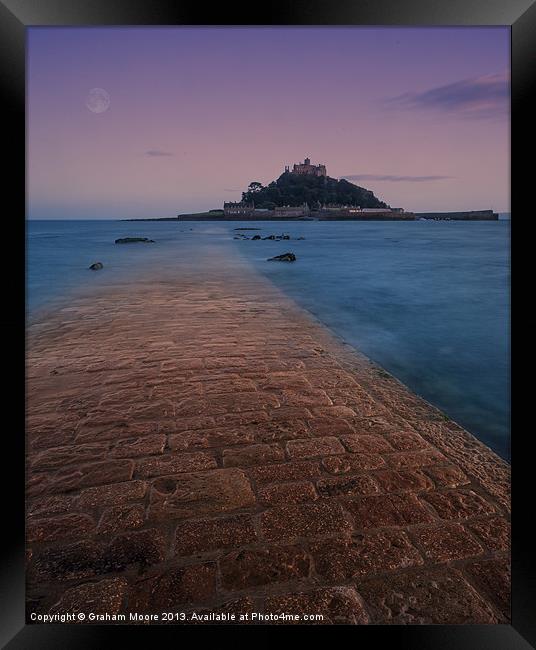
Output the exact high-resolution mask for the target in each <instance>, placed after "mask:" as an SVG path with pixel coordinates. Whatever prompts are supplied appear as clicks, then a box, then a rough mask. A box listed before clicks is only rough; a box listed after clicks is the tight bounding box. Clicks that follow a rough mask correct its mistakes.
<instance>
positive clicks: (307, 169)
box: [285, 158, 328, 176]
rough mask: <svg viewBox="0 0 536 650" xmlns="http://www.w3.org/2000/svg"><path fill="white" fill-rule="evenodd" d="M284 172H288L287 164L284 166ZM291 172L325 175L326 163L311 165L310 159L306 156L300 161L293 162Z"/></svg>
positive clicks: (305, 174) (304, 174) (306, 174)
mask: <svg viewBox="0 0 536 650" xmlns="http://www.w3.org/2000/svg"><path fill="white" fill-rule="evenodd" d="M285 172H289V173H290V168H289V166H288V165H286V166H285ZM292 173H293V174H301V175H303V176H327V175H328V173H327V171H326V165H311V159H310V158H306V159H305V160H304V161H303V162H302V163H298V164H294V167H293V168H292Z"/></svg>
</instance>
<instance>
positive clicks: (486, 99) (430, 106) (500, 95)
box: [386, 74, 510, 118]
mask: <svg viewBox="0 0 536 650" xmlns="http://www.w3.org/2000/svg"><path fill="white" fill-rule="evenodd" d="M509 96H510V90H509V80H508V78H507V76H506V75H502V74H493V75H485V76H483V77H473V78H471V79H462V80H461V81H456V82H454V83H451V84H447V85H445V86H437V87H435V88H430V89H429V90H425V91H423V92H410V93H404V94H402V95H398V96H396V97H391V98H388V99H387V102H386V103H387V106H388V107H391V108H401V109H421V110H436V111H443V112H447V113H455V114H457V115H460V116H462V117H473V118H490V117H498V116H503V115H506V114H507V112H508V105H509Z"/></svg>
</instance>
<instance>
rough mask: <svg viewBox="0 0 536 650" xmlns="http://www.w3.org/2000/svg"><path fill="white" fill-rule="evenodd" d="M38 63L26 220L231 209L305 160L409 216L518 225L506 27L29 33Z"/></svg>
mask: <svg viewBox="0 0 536 650" xmlns="http://www.w3.org/2000/svg"><path fill="white" fill-rule="evenodd" d="M27 56H28V82H27V83H28V86H27V109H28V110H27V115H28V117H27V119H28V130H27V134H28V136H27V149H28V151H27V161H28V163H27V164H28V217H29V218H30V219H106V218H108V219H115V218H136V217H168V216H175V215H176V214H178V213H182V212H196V211H203V210H208V209H216V208H221V207H222V204H223V202H224V201H236V200H240V198H241V192H242V191H244V190H245V189H246V188H247V185H248V184H249V183H250V182H251V181H259V182H261V183H263V184H267V183H269V182H271V181H272V180H275V179H276V178H277V177H278V176H279V175H280V174H281V173H282V172H283V170H284V166H285V165H292V164H293V163H296V162H299V161H302V160H303V159H304V158H305V157H309V158H310V159H311V161H312V162H313V163H314V164H318V163H322V164H325V165H326V166H327V173H328V175H329V176H332V177H334V178H346V179H348V180H350V181H351V182H353V183H355V184H357V185H360V186H362V187H366V188H368V189H370V190H372V191H373V192H374V193H375V194H376V196H378V198H380V199H381V200H383V201H385V202H386V203H388V204H390V205H391V206H393V207H403V208H405V209H406V210H408V211H409V210H412V211H434V210H437V211H449V210H452V211H455V210H479V209H489V208H491V209H493V210H494V211H497V212H506V211H509V209H510V172H509V168H510V136H509V134H510V104H509V101H510V100H509V95H510V88H509V70H510V35H509V29H508V28H507V27H454V28H402V27H391V28H387V27H386V28H368V27H319V28H308V27H301V28H281V27H270V28H249V27H245V28H244V27H219V28H218V27H212V28H199V27H187V28H181V27H164V28H154V27H141V28H102V27H98V28H63V27H53V28H48V27H47V28H45V27H34V28H29V34H28V51H27ZM95 88H97V89H103V90H104V91H105V93H104V97H105V98H107V99H108V100H109V105H108V106H107V103H106V102H104V103H99V102H97V103H96V104H92V103H91V102H90V101H88V97H89V95H90V92H91V91H92V89H95ZM90 107H91V108H90ZM91 109H93V110H91ZM102 109H105V110H102ZM95 110H97V111H99V110H101V112H95Z"/></svg>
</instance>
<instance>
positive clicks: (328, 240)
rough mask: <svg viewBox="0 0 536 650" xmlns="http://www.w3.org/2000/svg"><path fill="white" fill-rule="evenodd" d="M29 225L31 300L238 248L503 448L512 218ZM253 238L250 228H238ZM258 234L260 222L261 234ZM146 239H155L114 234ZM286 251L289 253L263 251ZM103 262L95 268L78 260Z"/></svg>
mask: <svg viewBox="0 0 536 650" xmlns="http://www.w3.org/2000/svg"><path fill="white" fill-rule="evenodd" d="M247 225H248V224H246V223H240V222H229V223H226V224H215V223H211V222H199V223H193V222H183V223H179V222H138V223H132V222H97V221H96V222H88V221H85V222H75V221H71V222H59V221H56V222H50V221H48V222H36V221H34V222H30V223H29V227H28V307H29V312H30V315H32V314H34V313H35V312H36V310H37V309H38V308H39V307H42V306H44V305H47V304H50V301H53V300H54V299H57V298H62V297H63V296H65V295H66V294H67V293H68V292H72V291H78V290H79V289H80V288H81V287H83V288H89V287H98V286H102V285H105V284H107V283H109V282H117V281H125V280H127V281H133V282H135V281H136V279H137V278H139V277H142V276H143V275H144V274H145V275H146V274H148V273H157V274H158V275H159V276H166V277H172V278H177V277H180V276H181V274H185V273H188V272H191V271H192V269H195V268H201V267H202V264H203V262H204V260H209V259H210V260H213V259H214V256H215V255H216V254H217V255H220V256H221V259H222V260H224V261H222V263H225V264H237V265H240V264H241V263H243V262H242V261H241V260H243V259H246V260H248V261H249V262H250V263H251V264H253V265H254V266H255V267H256V268H257V269H258V270H260V271H261V272H262V273H263V274H265V275H267V276H268V277H269V278H270V279H271V280H272V281H273V282H274V283H275V284H276V285H277V286H279V287H280V288H281V289H283V290H284V291H285V292H286V293H287V294H289V295H291V296H292V297H293V298H294V299H295V300H296V301H297V302H298V303H299V304H300V305H302V306H303V307H305V308H306V309H308V310H309V311H310V312H312V313H313V314H315V315H316V316H317V317H318V318H319V320H321V321H322V322H324V323H325V324H327V325H328V326H329V327H330V328H332V329H333V330H334V331H335V332H336V333H337V334H339V335H341V336H342V337H343V338H345V339H346V340H347V341H348V342H349V343H351V344H352V345H354V346H355V347H357V348H358V349H359V350H360V351H362V352H363V353H365V354H366V355H368V356H369V357H370V358H372V359H373V360H374V361H376V362H378V363H379V364H381V365H382V366H383V367H385V368H386V369H387V370H388V371H389V372H391V373H392V374H394V375H395V376H397V377H398V378H399V379H400V380H401V381H403V382H404V383H406V384H407V385H408V386H409V387H410V388H412V389H413V390H414V391H415V392H417V393H419V394H420V395H422V396H423V397H425V398H426V399H428V400H429V401H430V402H432V403H434V404H435V405H437V406H438V407H439V408H441V409H443V410H444V411H445V412H446V413H448V414H449V415H450V416H451V417H452V418H453V419H454V420H456V421H458V422H459V423H460V424H462V425H463V426H465V427H466V428H467V429H469V430H470V431H472V432H473V433H474V434H475V435H477V436H478V437H479V438H480V439H482V440H483V441H484V442H486V444H488V445H490V446H491V447H492V448H494V449H495V450H496V451H497V452H498V453H500V454H501V455H502V456H503V457H505V458H508V457H509V437H508V436H509V394H508V384H509V349H508V309H509V304H508V300H509V293H508V265H509V258H508V251H509V222H507V221H499V222H481V223H479V222H465V223H464V222H459V223H458V222H452V221H450V222H433V221H427V222H424V221H419V222H408V223H394V222H386V223H381V222H373V223H365V222H353V223H344V222H336V223H330V224H329V223H322V222H296V223H289V222H287V223H284V222H283V223H275V222H272V223H270V222H261V223H256V224H255V226H257V227H260V228H262V230H261V231H260V234H261V235H263V236H265V235H267V234H272V233H273V234H280V233H283V232H286V233H288V234H289V235H291V237H293V238H297V237H305V239H304V240H300V241H296V240H291V241H281V242H277V241H240V240H234V239H233V235H234V234H235V233H234V231H233V229H234V228H237V227H240V226H247ZM242 232H244V234H246V235H248V236H252V235H253V234H255V233H253V232H247V231H242ZM257 232H258V231H257ZM124 236H141V237H149V238H152V239H155V240H156V242H157V243H156V244H140V245H132V246H128V245H125V246H120V245H115V244H114V243H113V242H114V240H115V239H116V238H117V237H124ZM287 251H291V252H293V253H295V254H296V256H297V258H298V260H297V262H295V263H292V264H284V263H280V264H279V263H267V262H266V258H267V257H271V256H273V255H278V254H280V253H285V252H287ZM96 261H100V262H102V263H103V264H104V269H103V271H98V272H90V271H88V270H87V267H88V266H89V265H90V264H91V263H92V262H96Z"/></svg>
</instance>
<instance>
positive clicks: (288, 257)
mask: <svg viewBox="0 0 536 650" xmlns="http://www.w3.org/2000/svg"><path fill="white" fill-rule="evenodd" d="M267 261H268V262H295V261H296V255H294V253H283V255H276V256H275V257H269V258H268V260H267Z"/></svg>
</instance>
